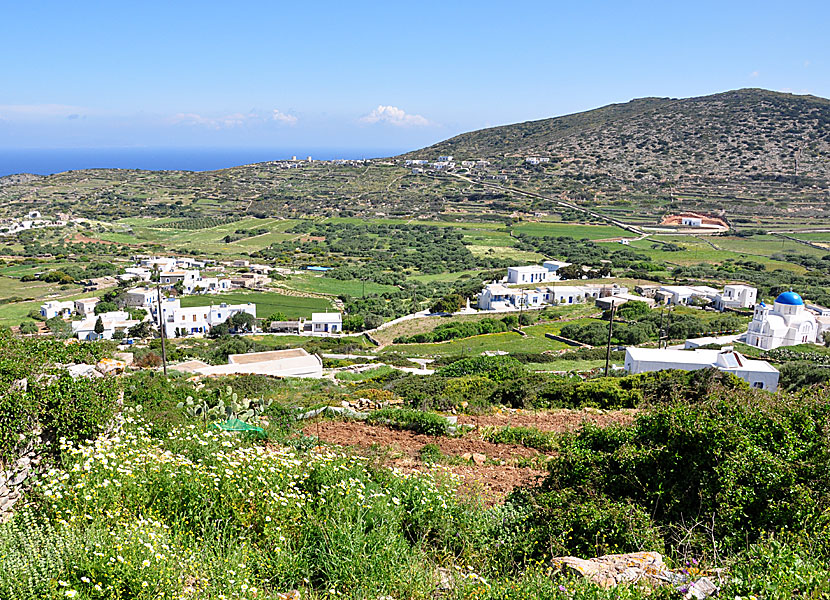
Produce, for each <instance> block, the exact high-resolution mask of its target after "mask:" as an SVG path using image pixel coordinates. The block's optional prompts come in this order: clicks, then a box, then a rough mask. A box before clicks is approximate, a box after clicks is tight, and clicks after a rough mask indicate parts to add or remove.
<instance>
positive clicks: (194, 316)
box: [193, 313, 196, 323]
mask: <svg viewBox="0 0 830 600" xmlns="http://www.w3.org/2000/svg"><path fill="white" fill-rule="evenodd" d="M193 322H194V323H195V322H196V313H193Z"/></svg>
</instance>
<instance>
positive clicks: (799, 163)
mask: <svg viewBox="0 0 830 600" xmlns="http://www.w3.org/2000/svg"><path fill="white" fill-rule="evenodd" d="M828 126H830V101H828V100H827V99H824V98H818V97H815V96H797V95H793V94H784V93H779V92H772V91H768V90H761V89H743V90H736V91H729V92H724V93H720V94H714V95H711V96H702V97H697V98H685V99H674V98H641V99H637V100H632V101H630V102H627V103H624V104H611V105H609V106H604V107H602V108H597V109H595V110H590V111H587V112H581V113H576V114H572V115H567V116H563V117H556V118H551V119H543V120H540V121H529V122H525V123H517V124H515V125H505V126H501V127H492V128H489V129H482V130H480V131H473V132H470V133H465V134H461V135H458V136H456V137H454V138H451V139H449V140H446V141H444V142H440V143H438V144H435V145H434V146H430V147H428V148H425V149H423V150H421V151H419V152H415V153H412V154H411V155H412V156H416V155H417V156H419V157H422V158H423V157H429V158H432V157H437V156H438V155H445V154H451V155H454V156H455V157H456V159H461V158H485V159H498V160H502V159H506V158H516V157H522V158H524V157H528V156H543V157H549V158H550V159H551V163H552V164H553V165H555V167H556V168H557V170H558V171H559V173H560V174H563V175H564V174H566V173H569V172H570V173H574V174H575V173H581V174H582V175H583V176H584V175H606V176H610V177H614V178H620V179H623V180H631V179H634V180H642V179H655V180H665V179H683V178H689V177H715V178H725V179H735V178H738V179H749V180H752V179H769V178H772V179H781V178H785V179H786V178H789V179H796V178H798V177H801V178H807V179H815V180H817V181H816V182H811V183H818V184H819V185H825V186H826V184H827V180H828V178H829V176H830V128H829V127H828Z"/></svg>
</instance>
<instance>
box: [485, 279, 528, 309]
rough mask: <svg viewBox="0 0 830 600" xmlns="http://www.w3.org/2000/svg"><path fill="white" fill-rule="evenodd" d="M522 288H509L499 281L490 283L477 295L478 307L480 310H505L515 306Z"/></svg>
mask: <svg viewBox="0 0 830 600" xmlns="http://www.w3.org/2000/svg"><path fill="white" fill-rule="evenodd" d="M522 293H523V290H516V289H511V288H509V287H507V286H504V285H502V284H500V283H490V284H487V285H485V286H484V289H483V290H481V292H480V293H479V295H478V308H479V309H480V310H506V309H509V308H515V307H516V306H517V305H518V303H519V301H518V299H517V298H518V297H519V296H521V295H522Z"/></svg>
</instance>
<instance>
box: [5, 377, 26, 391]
mask: <svg viewBox="0 0 830 600" xmlns="http://www.w3.org/2000/svg"><path fill="white" fill-rule="evenodd" d="M28 389H29V380H28V379H16V380H14V381H12V384H11V385H10V386H9V391H10V392H14V391H19V392H25V391H27V390H28Z"/></svg>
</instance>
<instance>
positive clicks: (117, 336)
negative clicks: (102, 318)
mask: <svg viewBox="0 0 830 600" xmlns="http://www.w3.org/2000/svg"><path fill="white" fill-rule="evenodd" d="M125 337H127V334H126V333H125V332H124V330H123V329H116V330H115V331H113V332H112V339H114V340H123V339H124V338H125Z"/></svg>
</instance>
